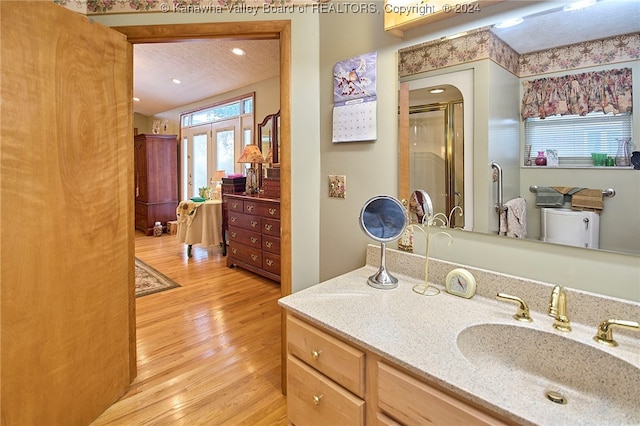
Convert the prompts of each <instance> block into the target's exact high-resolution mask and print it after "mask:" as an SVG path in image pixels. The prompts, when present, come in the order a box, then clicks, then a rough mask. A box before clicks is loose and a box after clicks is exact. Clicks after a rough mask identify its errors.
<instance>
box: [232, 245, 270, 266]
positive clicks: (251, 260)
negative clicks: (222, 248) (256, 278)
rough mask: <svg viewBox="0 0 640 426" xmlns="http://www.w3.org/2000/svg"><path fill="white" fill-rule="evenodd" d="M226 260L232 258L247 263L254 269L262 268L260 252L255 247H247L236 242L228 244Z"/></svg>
mask: <svg viewBox="0 0 640 426" xmlns="http://www.w3.org/2000/svg"><path fill="white" fill-rule="evenodd" d="M227 256H228V258H234V259H236V260H238V261H240V262H244V263H247V264H249V265H252V266H255V267H256V268H261V267H262V251H260V249H258V248H255V247H249V246H246V245H244V244H240V243H238V242H234V241H231V242H230V243H229V252H228V254H227Z"/></svg>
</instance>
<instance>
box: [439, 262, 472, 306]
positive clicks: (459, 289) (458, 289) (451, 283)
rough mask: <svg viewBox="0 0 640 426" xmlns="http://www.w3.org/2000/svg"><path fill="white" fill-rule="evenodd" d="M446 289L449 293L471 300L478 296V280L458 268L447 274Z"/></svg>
mask: <svg viewBox="0 0 640 426" xmlns="http://www.w3.org/2000/svg"><path fill="white" fill-rule="evenodd" d="M445 287H446V289H447V293H451V294H453V295H454V296H460V297H464V298H466V299H469V298H471V297H473V295H474V294H476V279H475V278H474V277H473V275H472V274H471V272H469V271H467V270H466V269H463V268H456V269H454V270H452V271H451V272H449V273H448V274H447V278H446V279H445Z"/></svg>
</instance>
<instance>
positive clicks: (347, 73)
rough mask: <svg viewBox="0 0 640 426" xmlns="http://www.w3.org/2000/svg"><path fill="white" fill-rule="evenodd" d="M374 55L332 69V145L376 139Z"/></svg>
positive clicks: (343, 62) (347, 61) (341, 63)
mask: <svg viewBox="0 0 640 426" xmlns="http://www.w3.org/2000/svg"><path fill="white" fill-rule="evenodd" d="M377 56H378V55H377V52H374V53H367V54H364V55H359V56H355V57H353V58H351V59H348V60H346V61H340V62H338V63H337V64H336V65H335V66H334V67H333V82H334V84H333V102H334V104H333V142H355V141H373V140H376V139H377V137H378V135H377V124H376V123H377V119H376V111H377V96H376V63H377Z"/></svg>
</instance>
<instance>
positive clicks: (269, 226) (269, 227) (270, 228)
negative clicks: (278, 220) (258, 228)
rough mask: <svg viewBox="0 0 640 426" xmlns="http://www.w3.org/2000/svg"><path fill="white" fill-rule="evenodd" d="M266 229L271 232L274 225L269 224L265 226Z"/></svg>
mask: <svg viewBox="0 0 640 426" xmlns="http://www.w3.org/2000/svg"><path fill="white" fill-rule="evenodd" d="M264 229H266V230H267V231H271V230H272V229H273V225H271V224H270V223H267V224H266V225H264Z"/></svg>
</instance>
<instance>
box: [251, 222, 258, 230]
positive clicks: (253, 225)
mask: <svg viewBox="0 0 640 426" xmlns="http://www.w3.org/2000/svg"><path fill="white" fill-rule="evenodd" d="M251 226H252V227H254V228H255V227H256V226H258V222H255V221H253V220H252V221H251Z"/></svg>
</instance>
